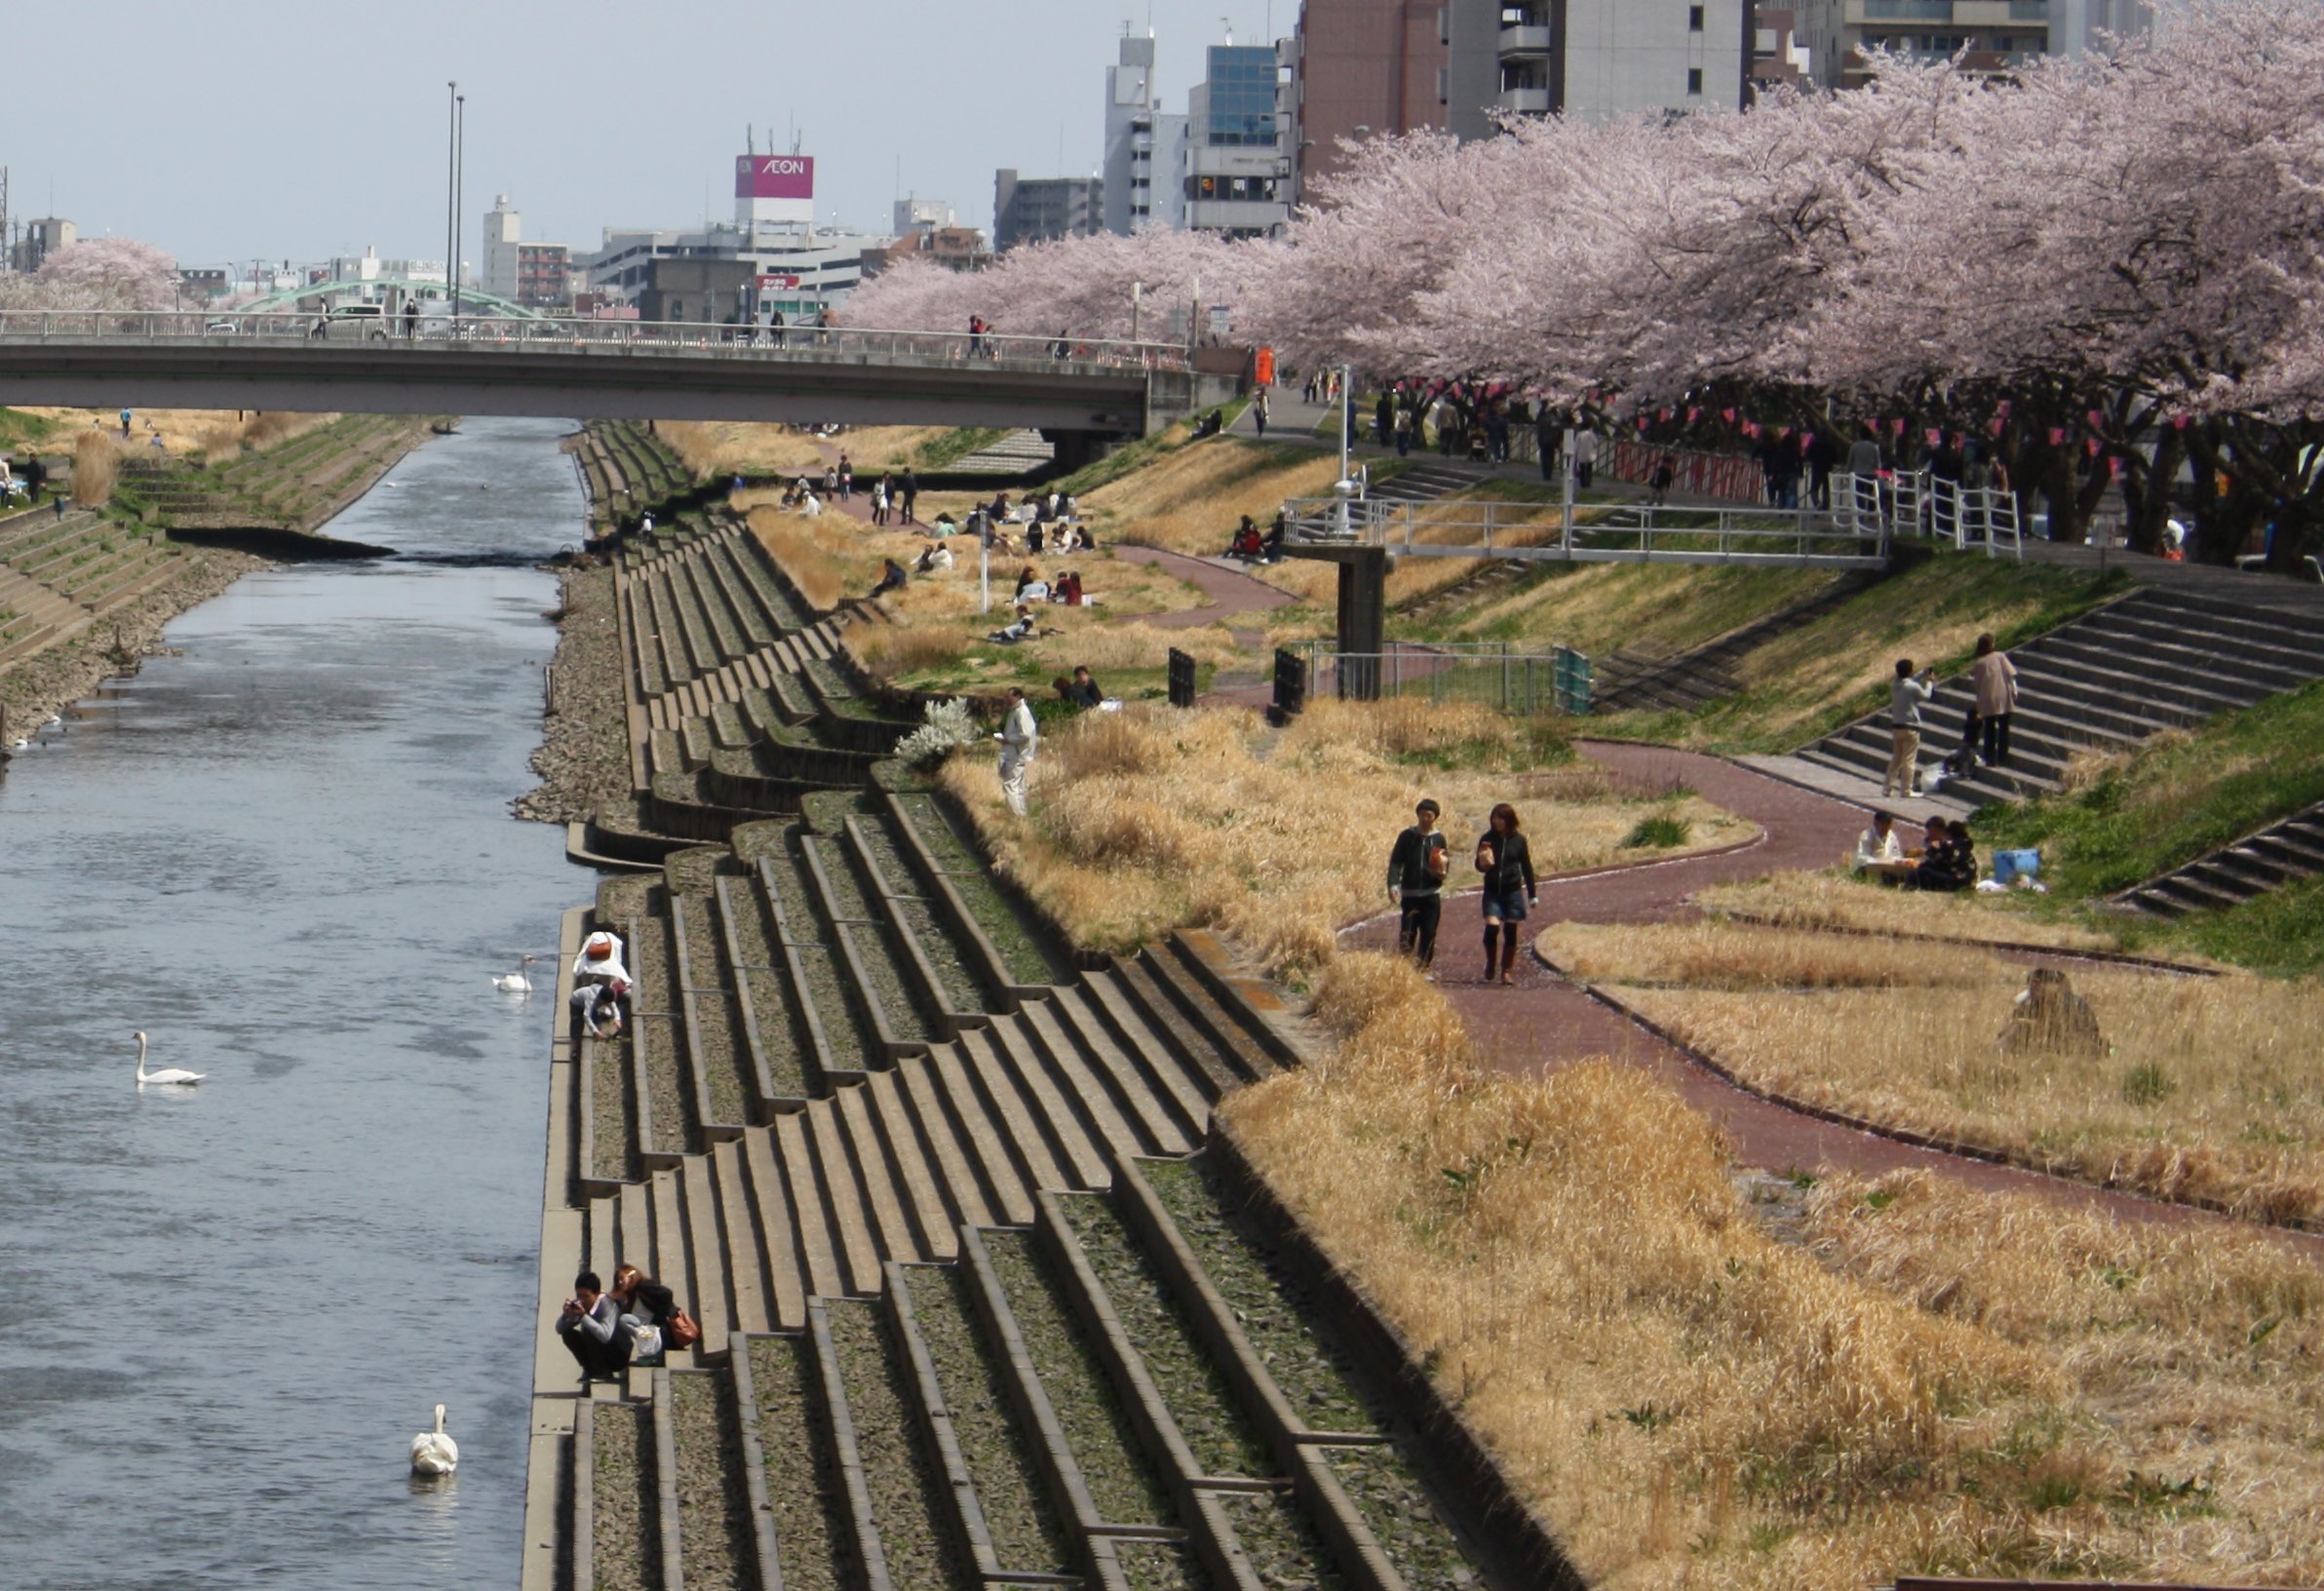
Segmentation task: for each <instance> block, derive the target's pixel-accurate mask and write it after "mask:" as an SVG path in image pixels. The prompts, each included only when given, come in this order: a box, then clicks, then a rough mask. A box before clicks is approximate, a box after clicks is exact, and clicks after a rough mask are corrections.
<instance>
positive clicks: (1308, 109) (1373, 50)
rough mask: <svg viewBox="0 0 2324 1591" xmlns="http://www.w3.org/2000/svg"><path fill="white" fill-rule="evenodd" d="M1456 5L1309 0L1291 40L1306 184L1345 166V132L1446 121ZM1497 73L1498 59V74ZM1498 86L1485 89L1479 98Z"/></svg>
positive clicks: (1298, 174) (1401, 129)
mask: <svg viewBox="0 0 2324 1591" xmlns="http://www.w3.org/2000/svg"><path fill="white" fill-rule="evenodd" d="M1447 9H1448V8H1446V7H1443V6H1415V5H1414V4H1412V3H1411V0H1304V3H1303V4H1301V6H1300V7H1299V20H1298V27H1297V29H1296V30H1295V31H1294V32H1293V35H1292V47H1291V50H1292V85H1293V87H1292V104H1291V107H1290V108H1291V111H1292V130H1293V137H1292V179H1293V184H1294V187H1295V189H1296V190H1297V192H1298V193H1304V191H1305V189H1306V186H1307V184H1308V183H1310V182H1312V181H1313V180H1314V179H1315V178H1316V177H1318V176H1327V175H1331V174H1332V173H1334V172H1336V171H1337V170H1339V168H1340V167H1341V165H1342V164H1343V163H1344V161H1345V151H1343V150H1342V149H1341V148H1340V146H1339V145H1340V140H1341V139H1343V138H1364V137H1369V136H1372V135H1373V134H1375V133H1378V134H1401V133H1416V132H1420V131H1423V130H1425V129H1428V128H1437V127H1443V126H1445V125H1446V118H1447V116H1448V114H1449V105H1450V103H1451V100H1452V60H1451V44H1452V35H1451V30H1450V28H1449V26H1448V19H1447V17H1446V12H1447ZM1491 72H1492V65H1491V61H1490V59H1488V61H1487V64H1486V67H1485V76H1486V78H1487V80H1488V81H1490V79H1491ZM1490 94H1491V90H1490V89H1485V90H1481V91H1478V92H1477V94H1476V97H1477V98H1478V102H1479V103H1483V101H1484V99H1485V97H1489V96H1490Z"/></svg>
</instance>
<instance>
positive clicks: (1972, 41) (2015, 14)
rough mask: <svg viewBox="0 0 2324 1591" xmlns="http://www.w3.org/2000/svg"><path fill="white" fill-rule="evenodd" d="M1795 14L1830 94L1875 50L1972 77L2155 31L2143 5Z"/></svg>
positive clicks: (1970, 2) (1963, 6) (1896, 1)
mask: <svg viewBox="0 0 2324 1591" xmlns="http://www.w3.org/2000/svg"><path fill="white" fill-rule="evenodd" d="M1796 10H1797V16H1798V22H1799V24H1800V31H1801V34H1802V36H1803V37H1802V42H1803V43H1804V44H1805V45H1806V46H1807V49H1808V53H1809V56H1810V57H1811V58H1812V59H1813V61H1814V63H1815V68H1816V70H1815V76H1816V80H1817V81H1818V82H1819V83H1821V84H1822V85H1823V86H1824V87H1826V88H1835V89H1837V88H1852V87H1855V86H1856V85H1858V84H1861V83H1862V82H1864V81H1865V80H1866V78H1867V77H1868V76H1869V69H1868V62H1867V59H1866V58H1867V56H1868V55H1869V54H1870V53H1871V52H1873V51H1875V50H1887V51H1890V52H1891V53H1893V54H1897V55H1903V56H1917V57H1923V58H1950V57H1954V56H1958V57H1960V58H1962V61H1963V64H1965V65H1966V66H1967V67H1968V68H1969V69H1970V70H1972V71H1979V72H1990V73H1995V74H1998V73H2004V72H2008V71H2011V70H2013V69H2015V68H2016V67H2018V66H2019V65H2021V64H2023V63H2024V62H2026V61H2028V60H2030V59H2033V58H2035V57H2038V56H2043V55H2059V56H2072V55H2081V54H2084V53H2086V52H2088V51H2092V50H2099V49H2103V48H2105V44H2106V40H2107V38H2108V36H2109V35H2125V36H2127V35H2135V34H2139V33H2143V32H2146V31H2147V30H2148V29H2150V28H2151V27H2152V26H2153V25H2154V9H2153V7H2152V6H2151V5H2150V4H2147V3H2146V0H1796Z"/></svg>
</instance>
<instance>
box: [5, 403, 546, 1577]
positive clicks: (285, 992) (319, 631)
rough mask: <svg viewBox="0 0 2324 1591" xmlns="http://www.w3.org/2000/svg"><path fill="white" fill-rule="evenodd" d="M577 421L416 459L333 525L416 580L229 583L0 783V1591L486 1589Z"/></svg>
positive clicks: (523, 1328)
mask: <svg viewBox="0 0 2324 1591" xmlns="http://www.w3.org/2000/svg"><path fill="white" fill-rule="evenodd" d="M570 429H571V428H570V427H569V426H567V425H564V424H562V423H556V422H543V421H524V420H487V421H477V420H471V421H469V422H468V423H467V425H466V426H465V428H464V429H463V431H462V433H461V434H460V435H458V436H456V437H451V438H445V439H440V440H437V441H434V442H431V443H430V444H429V445H428V446H424V447H422V448H421V449H419V450H418V451H417V452H415V453H414V454H412V455H411V456H410V457H409V458H407V459H406V460H405V461H404V462H403V463H402V464H400V465H399V466H398V467H397V468H396V470H395V471H394V472H393V473H392V474H391V475H390V476H389V477H388V482H389V483H390V484H388V485H383V486H382V487H381V488H379V489H376V490H374V491H372V492H371V493H370V494H369V495H368V496H367V497H366V498H364V499H363V500H362V501H361V502H359V503H357V504H356V505H355V506H354V507H352V508H351V509H349V510H348V511H347V512H346V513H345V514H343V515H341V516H340V517H339V519H338V520H337V521H336V522H335V523H334V524H332V525H331V526H329V529H330V531H331V533H333V534H337V535H341V536H345V537H348V538H351V539H354V540H357V541H364V542H369V543H373V544H376V545H380V546H386V547H393V548H396V549H398V550H399V552H400V553H402V554H404V555H406V556H404V557H401V558H397V559H388V560H381V561H378V562H374V563H358V564H313V565H307V566H303V567H296V568H283V569H277V570H270V571H268V572H265V573H260V574H256V575H252V576H251V577H249V578H247V579H245V580H243V581H242V582H241V583H240V584H239V585H237V586H236V587H234V589H233V590H231V591H230V592H228V593H227V594H226V595H225V596H223V597H221V598H219V599H217V600H216V601H212V602H210V603H207V604H206V605H204V606H202V607H200V608H198V609H196V610H195V611H193V612H191V613H189V614H186V615H185V616H184V617H182V618H181V619H179V620H178V621H177V622H176V623H175V624H174V625H173V626H172V627H171V630H170V633H169V640H170V643H171V644H172V645H173V646H174V647H178V648H182V651H183V655H182V656H175V657H166V658H157V659H153V660H150V661H148V662H147V663H146V665H145V667H144V670H143V672H142V673H140V674H139V675H138V676H137V677H136V678H135V679H128V680H123V681H118V682H116V683H115V684H113V685H109V686H107V687H106V688H105V689H104V690H102V691H101V692H100V693H99V694H98V696H97V698H96V699H94V700H92V701H90V702H88V703H85V704H83V705H82V706H81V707H80V708H78V709H77V710H75V711H74V712H72V713H70V714H68V715H67V728H66V730H65V732H64V733H62V734H60V735H58V734H55V733H54V732H52V737H51V738H50V739H48V740H47V741H46V742H44V743H43V744H41V745H39V746H37V747H35V748H33V749H32V750H30V751H27V752H25V753H23V754H21V755H19V757H17V759H16V760H15V761H14V762H13V763H11V764H9V765H8V766H7V768H6V769H5V771H4V772H0V944H4V945H5V946H6V948H7V958H8V962H9V977H8V980H7V990H6V995H5V1003H4V1004H0V1234H4V1236H5V1240H6V1243H7V1250H6V1255H5V1267H6V1283H5V1285H0V1586H7V1587H12V1588H17V1591H30V1588H35V1587H38V1588H43V1591H46V1588H61V1587H74V1588H80V1587H87V1588H91V1591H96V1588H103V1591H127V1588H135V1587H165V1586H166V1587H171V1588H173V1591H186V1588H209V1587H247V1586H257V1585H267V1584H277V1585H283V1586H287V1587H298V1588H300V1591H309V1588H315V1591H326V1588H339V1587H348V1588H355V1587H369V1586H380V1587H388V1586H392V1587H396V1588H398V1591H409V1588H412V1587H430V1586H447V1587H489V1586H509V1585H513V1584H514V1583H515V1579H516V1573H517V1566H518V1561H519V1556H520V1551H519V1549H520V1537H521V1533H522V1525H523V1486H524V1462H525V1456H526V1437H527V1425H528V1423H529V1402H528V1394H529V1391H530V1382H531V1366H532V1341H531V1330H532V1306H533V1287H534V1275H535V1255H536V1253H537V1249H538V1243H539V1232H540V1202H541V1200H540V1196H541V1167H542V1154H543V1136H542V1135H543V1121H544V1110H545V1105H546V1081H547V1060H548V1038H549V1027H550V1017H551V1011H550V1007H551V1006H552V1005H553V1004H554V1003H555V994H554V979H555V973H556V968H555V966H554V953H555V951H556V948H557V925H558V913H559V912H561V911H562V910H563V909H564V908H565V907H567V906H571V905H575V904H578V903H579V902H581V901H584V900H586V899H587V898H588V896H589V893H590V889H591V880H590V877H589V875H588V874H585V873H579V872H576V871H574V870H573V869H571V868H569V867H568V866H566V865H565V863H564V861H563V855H562V838H563V836H562V832H561V831H559V830H556V829H554V828H549V827H544V826H540V825H534V824H523V823H518V822H516V821H514V820H513V819H511V818H510V817H509V816H508V811H507V807H508V802H509V801H510V799H511V798H512V797H514V796H518V795H520V794H522V793H523V791H524V790H525V789H526V788H527V787H528V786H529V784H530V783H531V782H532V781H531V778H530V775H529V772H528V770H527V767H526V761H527V758H528V757H529V755H530V753H531V750H532V748H533V746H534V745H535V743H536V742H537V740H538V738H539V731H540V713H541V671H542V667H543V665H544V664H546V662H547V661H548V659H549V656H550V653H551V651H552V649H553V648H554V646H555V643H556V632H555V630H554V628H553V627H552V626H551V624H550V623H549V622H548V621H547V620H546V619H545V618H544V617H543V610H544V609H546V608H549V607H551V606H553V605H554V604H555V602H556V599H557V588H556V582H555V580H554V579H553V577H551V576H550V575H547V574H545V573H542V572H540V571H539V570H537V569H536V568H533V567H531V566H530V561H532V560H537V559H540V558H542V557H545V556H547V555H549V554H552V553H554V552H556V551H557V550H558V548H559V547H560V546H562V545H565V544H567V543H570V542H574V541H577V540H578V539H579V537H580V534H581V526H582V516H583V502H582V496H581V491H580V488H579V485H578V483H577V482H576V480H575V478H574V472H573V469H572V466H571V463H570V461H569V460H568V459H567V458H566V457H565V456H564V455H563V454H562V453H561V452H559V451H558V448H557V439H558V437H559V436H561V435H562V434H563V433H564V432H566V431H568V430H570ZM520 951H539V952H542V953H543V955H544V956H545V957H546V959H544V961H543V962H542V964H541V965H540V966H539V967H538V968H536V969H535V974H536V976H535V983H536V986H537V987H538V988H539V990H540V992H538V993H535V994H533V995H531V996H530V997H529V998H526V997H523V996H516V995H507V994H501V993H498V992H496V991H495V990H493V989H492V987H491V983H490V975H491V974H493V973H495V972H499V971H504V970H507V968H508V966H509V965H510V963H511V962H512V961H513V959H514V956H515V955H516V953H517V952H520ZM133 1028H144V1029H146V1031H147V1032H148V1033H149V1034H150V1035H151V1039H152V1043H153V1056H152V1062H151V1065H152V1066H154V1067H189V1068H191V1069H193V1070H196V1071H200V1072H205V1073H207V1074H208V1080H207V1081H206V1082H204V1083H203V1084H202V1085H201V1086H200V1087H198V1088H194V1089H172V1088H146V1089H143V1090H140V1089H138V1088H137V1087H136V1083H135V1079H134V1076H133V1070H134V1067H135V1060H136V1049H135V1045H134V1043H133V1042H132V1040H131V1038H130V1033H131V1030H132V1029H133ZM437 1403H444V1404H445V1405H447V1406H448V1407H449V1410H450V1416H449V1427H450V1429H451V1431H452V1433H453V1434H454V1435H455V1436H456V1437H457V1438H458V1440H459V1443H460V1450H461V1458H460V1469H459V1473H458V1474H457V1475H456V1476H453V1477H451V1478H449V1479H448V1480H445V1481H442V1482H436V1483H421V1482H415V1481H413V1480H412V1479H411V1478H410V1477H409V1476H408V1474H407V1448H408V1445H409V1442H410V1437H411V1433H412V1432H414V1431H416V1430H419V1429H421V1428H422V1427H424V1426H425V1425H426V1424H427V1423H428V1422H429V1419H430V1410H431V1407H432V1406H433V1405H434V1404H437Z"/></svg>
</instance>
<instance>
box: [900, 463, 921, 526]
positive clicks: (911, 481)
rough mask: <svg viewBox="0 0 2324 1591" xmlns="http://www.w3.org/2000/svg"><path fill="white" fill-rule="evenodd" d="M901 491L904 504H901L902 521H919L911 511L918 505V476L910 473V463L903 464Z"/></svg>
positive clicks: (916, 522) (915, 522) (909, 522)
mask: <svg viewBox="0 0 2324 1591" xmlns="http://www.w3.org/2000/svg"><path fill="white" fill-rule="evenodd" d="M903 491H904V505H903V506H904V523H905V524H919V523H920V522H919V521H918V520H916V519H914V518H912V511H913V510H914V509H915V508H917V507H918V506H919V501H920V478H919V477H918V476H916V475H914V474H912V472H911V466H910V465H909V464H907V465H905V466H904V486H903Z"/></svg>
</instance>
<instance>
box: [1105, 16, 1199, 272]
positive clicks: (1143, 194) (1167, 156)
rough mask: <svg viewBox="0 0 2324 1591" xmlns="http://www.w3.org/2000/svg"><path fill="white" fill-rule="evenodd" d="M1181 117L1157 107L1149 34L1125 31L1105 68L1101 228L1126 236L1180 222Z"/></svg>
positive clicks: (1183, 130) (1159, 94)
mask: <svg viewBox="0 0 2324 1591" xmlns="http://www.w3.org/2000/svg"><path fill="white" fill-rule="evenodd" d="M1185 137H1186V118H1185V117H1184V116H1183V115H1175V114H1172V113H1169V112H1166V111H1164V110H1163V108H1162V91H1161V87H1160V85H1159V84H1158V83H1157V81H1156V80H1155V77H1154V38H1153V35H1152V34H1151V33H1148V34H1147V35H1146V36H1145V37H1144V38H1143V39H1141V38H1133V37H1130V36H1129V35H1128V34H1127V33H1125V34H1124V36H1123V39H1122V44H1121V58H1120V59H1119V60H1118V61H1117V62H1116V63H1115V64H1114V65H1111V66H1108V67H1107V68H1105V156H1104V165H1103V166H1102V167H1101V168H1100V172H1101V175H1103V177H1104V184H1105V188H1104V227H1105V230H1106V231H1108V232H1112V233H1116V234H1118V235H1120V236H1122V237H1128V236H1129V235H1130V234H1131V233H1133V232H1143V231H1144V230H1146V229H1147V228H1149V227H1164V228H1173V229H1175V228H1177V227H1179V226H1181V225H1183V224H1184V223H1185V211H1186V206H1185V199H1184V196H1183V194H1182V192H1181V187H1180V183H1179V181H1178V171H1179V165H1180V162H1181V158H1182V155H1183V151H1184V145H1185Z"/></svg>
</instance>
